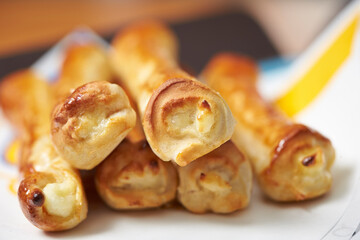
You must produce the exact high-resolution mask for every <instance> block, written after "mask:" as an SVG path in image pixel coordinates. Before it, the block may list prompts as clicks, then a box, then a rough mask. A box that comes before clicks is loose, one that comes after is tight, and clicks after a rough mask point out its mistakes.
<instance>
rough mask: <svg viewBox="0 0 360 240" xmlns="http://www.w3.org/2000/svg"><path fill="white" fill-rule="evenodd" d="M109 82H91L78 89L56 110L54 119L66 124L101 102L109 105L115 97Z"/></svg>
mask: <svg viewBox="0 0 360 240" xmlns="http://www.w3.org/2000/svg"><path fill="white" fill-rule="evenodd" d="M107 84H108V83H107V82H91V83H87V84H85V85H83V86H81V87H79V88H77V89H76V90H75V91H74V92H73V93H72V94H71V95H70V96H69V97H68V98H67V99H66V100H65V102H64V103H63V104H62V105H59V106H58V107H56V108H55V110H54V114H53V116H54V119H55V121H56V122H59V123H60V124H65V123H66V122H67V120H68V119H69V118H70V117H73V116H76V115H79V113H80V114H81V113H82V112H83V109H84V108H86V109H89V108H90V107H92V106H96V105H98V104H99V102H101V103H104V104H107V103H109V102H111V101H112V100H113V98H114V96H113V95H112V94H111V91H110V89H109V87H108V85H107Z"/></svg>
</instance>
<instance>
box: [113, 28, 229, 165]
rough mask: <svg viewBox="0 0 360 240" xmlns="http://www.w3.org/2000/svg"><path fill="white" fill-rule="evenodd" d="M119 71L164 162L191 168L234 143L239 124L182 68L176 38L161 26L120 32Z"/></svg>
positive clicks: (115, 50)
mask: <svg viewBox="0 0 360 240" xmlns="http://www.w3.org/2000/svg"><path fill="white" fill-rule="evenodd" d="M112 46H113V51H112V54H111V58H112V64H113V66H114V69H115V71H116V72H117V74H118V75H119V76H120V78H121V79H122V80H123V82H124V84H125V86H126V87H127V88H128V89H129V91H130V93H131V95H132V96H134V99H135V101H136V102H137V105H138V108H139V112H140V115H141V117H142V123H143V127H144V132H145V135H146V138H147V140H148V142H149V144H150V146H151V148H152V150H153V151H154V153H155V154H156V155H157V156H159V157H160V158H161V159H162V160H164V161H169V160H173V161H174V162H176V163H177V164H178V165H180V166H185V165H187V164H188V163H190V162H192V161H193V160H195V159H197V158H199V157H201V156H203V155H204V154H206V153H208V152H211V151H212V150H214V149H215V148H217V147H219V146H220V145H221V144H223V143H224V142H226V141H227V140H229V139H230V137H231V135H232V133H233V130H234V125H235V124H234V119H233V117H232V114H231V112H230V110H229V108H228V106H227V104H226V103H225V101H224V100H223V99H222V97H221V96H220V95H219V94H218V93H216V92H215V91H213V90H211V89H210V88H209V87H207V86H206V85H204V84H202V83H200V82H199V81H197V80H196V79H195V78H194V77H192V76H190V75H189V74H187V73H186V72H184V71H182V70H181V69H180V67H179V65H178V63H177V48H178V46H177V41H176V38H175V36H174V34H173V33H172V32H171V31H170V30H169V29H168V28H167V27H166V26H164V25H163V24H161V23H158V22H142V23H138V24H134V25H131V26H129V27H128V28H126V29H124V30H123V31H122V32H120V33H119V34H118V35H117V36H116V38H115V39H114V41H113V43H112Z"/></svg>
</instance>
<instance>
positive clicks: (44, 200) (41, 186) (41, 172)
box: [18, 136, 87, 231]
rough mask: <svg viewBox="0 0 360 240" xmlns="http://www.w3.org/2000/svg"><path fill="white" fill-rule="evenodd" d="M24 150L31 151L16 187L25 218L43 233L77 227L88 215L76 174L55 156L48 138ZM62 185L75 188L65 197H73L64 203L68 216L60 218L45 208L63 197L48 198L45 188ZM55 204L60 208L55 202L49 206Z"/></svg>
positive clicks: (51, 210)
mask: <svg viewBox="0 0 360 240" xmlns="http://www.w3.org/2000/svg"><path fill="white" fill-rule="evenodd" d="M27 147H29V148H30V149H29V151H28V152H29V153H30V154H29V157H28V159H27V168H23V169H22V170H23V172H22V173H23V175H24V178H23V179H22V181H21V183H20V185H19V188H18V199H19V202H20V206H21V209H22V211H23V213H24V215H25V217H26V218H27V219H28V220H29V221H30V222H31V223H32V224H34V225H35V226H36V227H38V228H40V229H42V230H44V231H62V230H67V229H71V228H73V227H75V226H77V225H78V224H79V223H80V222H82V221H83V220H84V219H85V218H86V215H87V200H86V197H85V192H84V189H83V186H82V183H81V179H80V176H79V173H78V171H77V170H75V169H73V168H72V167H70V165H68V164H67V163H66V162H65V161H64V160H63V159H61V158H60V157H59V156H58V155H57V153H56V152H55V149H53V147H52V144H51V140H50V138H49V137H47V136H46V137H42V138H40V139H39V140H36V141H35V143H34V144H32V145H31V146H27ZM64 183H65V184H67V183H71V184H73V185H74V192H69V193H67V194H66V196H67V197H68V196H69V195H72V196H74V197H73V198H74V201H72V202H70V203H69V202H67V203H68V204H71V206H65V209H69V208H71V210H69V214H67V215H66V216H60V215H58V214H54V212H53V211H54V210H53V209H49V208H48V206H49V205H51V201H53V200H52V198H54V197H55V198H61V197H62V196H61V195H60V196H58V195H55V196H51V194H50V193H51V192H50V193H49V192H48V191H46V189H48V188H47V186H51V185H54V184H60V186H62V185H64ZM49 201H50V203H48V202H49ZM54 204H56V205H57V206H56V208H62V207H63V206H61V205H59V204H58V203H53V204H52V205H54ZM49 211H50V212H49Z"/></svg>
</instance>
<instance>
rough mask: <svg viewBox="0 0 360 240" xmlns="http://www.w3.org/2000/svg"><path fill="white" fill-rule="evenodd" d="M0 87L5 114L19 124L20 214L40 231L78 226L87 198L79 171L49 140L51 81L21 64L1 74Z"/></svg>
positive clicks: (85, 213)
mask: <svg viewBox="0 0 360 240" xmlns="http://www.w3.org/2000/svg"><path fill="white" fill-rule="evenodd" d="M0 89H1V90H0V99H1V100H0V103H1V106H2V109H3V111H4V112H5V115H6V116H7V117H8V118H9V119H10V121H11V122H12V123H13V124H14V125H15V126H16V127H17V128H18V129H21V131H20V132H21V134H20V138H21V142H22V144H21V145H22V147H21V153H20V161H19V170H20V173H21V175H22V177H23V180H22V181H21V183H20V185H19V189H18V199H19V202H20V206H21V209H22V211H23V213H24V215H25V217H26V218H27V219H28V220H29V221H30V222H31V223H32V224H34V225H35V226H36V227H38V228H40V229H42V230H44V231H60V230H66V229H70V228H73V227H75V226H77V225H78V224H79V223H80V222H82V221H83V220H84V219H85V218H86V215H87V209H88V208H87V201H86V197H85V193H84V190H83V186H82V183H81V179H80V177H79V173H78V171H77V170H75V169H73V168H72V167H71V166H70V165H69V164H68V163H67V162H66V161H65V160H63V159H62V158H61V157H60V156H59V155H58V154H57V152H56V151H55V150H54V148H53V145H52V143H51V141H50V137H49V131H50V112H51V110H50V109H51V108H52V106H51V105H52V104H53V103H54V99H53V95H52V93H51V91H50V86H49V85H47V83H46V82H45V81H43V80H41V79H39V78H38V77H37V76H36V75H35V74H34V73H33V72H31V71H29V70H25V71H21V72H18V73H15V74H12V75H10V76H9V77H8V78H5V79H4V80H3V81H2V83H1V88H0ZM9 92H11V94H9Z"/></svg>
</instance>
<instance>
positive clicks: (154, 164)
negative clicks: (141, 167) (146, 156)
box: [149, 159, 159, 173]
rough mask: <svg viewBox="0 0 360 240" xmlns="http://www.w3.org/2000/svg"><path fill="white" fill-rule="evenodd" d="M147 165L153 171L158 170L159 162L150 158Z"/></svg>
mask: <svg viewBox="0 0 360 240" xmlns="http://www.w3.org/2000/svg"><path fill="white" fill-rule="evenodd" d="M149 166H150V169H151V170H152V171H153V172H155V173H157V172H159V163H158V162H157V161H156V159H153V160H151V161H150V163H149Z"/></svg>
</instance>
